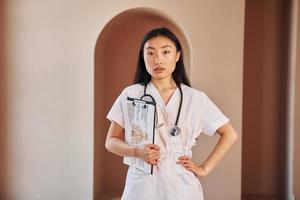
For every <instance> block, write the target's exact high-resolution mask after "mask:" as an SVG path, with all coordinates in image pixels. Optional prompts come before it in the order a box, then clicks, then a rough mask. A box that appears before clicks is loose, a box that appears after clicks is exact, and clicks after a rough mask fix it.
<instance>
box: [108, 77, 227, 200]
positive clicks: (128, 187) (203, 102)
mask: <svg viewBox="0 0 300 200" xmlns="http://www.w3.org/2000/svg"><path fill="white" fill-rule="evenodd" d="M181 88H182V92H183V102H182V108H181V113H180V117H179V120H178V126H179V127H180V129H181V134H179V135H178V136H171V135H170V129H171V128H172V127H174V124H175V121H176V116H177V112H178V108H179V103H180V91H179V89H178V88H177V89H176V90H175V92H174V93H173V95H172V96H171V98H170V100H169V102H168V104H167V105H165V104H164V101H163V99H162V98H161V96H160V94H159V92H158V91H157V89H156V88H155V86H154V85H153V84H152V83H151V82H150V83H149V84H148V86H147V94H151V95H152V96H153V97H154V99H155V101H156V103H157V114H158V124H159V125H160V124H163V125H162V126H160V127H159V128H156V129H155V144H157V145H158V146H160V149H161V150H160V160H159V165H158V166H155V167H154V172H153V175H151V174H145V173H144V172H142V171H140V170H139V169H136V168H134V167H129V169H128V172H127V177H126V183H125V188H124V192H123V195H122V200H203V199H204V198H203V190H202V186H201V184H200V181H199V179H198V178H197V177H196V176H195V175H194V173H192V172H190V171H188V170H186V169H184V168H183V167H182V166H181V165H179V164H176V161H177V158H178V157H180V156H183V155H189V156H190V157H192V151H191V148H192V146H193V145H195V144H196V138H197V137H198V136H199V135H200V134H201V133H205V134H207V135H211V136H212V135H214V134H215V132H216V130H217V129H218V128H220V127H221V126H223V125H224V124H226V123H227V122H228V121H229V119H228V118H227V117H226V116H225V115H224V114H223V113H222V112H221V111H220V110H219V109H218V107H217V106H215V105H214V104H213V103H212V101H211V100H210V99H209V98H208V97H207V96H206V94H205V93H204V92H201V91H199V90H196V89H194V88H191V87H188V86H186V85H184V84H181ZM143 94H144V86H142V85H140V84H135V85H131V86H129V87H127V88H125V89H124V90H123V92H122V93H121V95H120V96H119V97H118V98H117V100H116V101H115V103H114V104H113V106H112V108H111V110H110V112H109V113H108V115H107V118H108V119H109V120H111V121H114V122H116V123H118V124H119V125H121V126H122V127H124V119H123V107H122V102H123V101H125V100H126V98H127V97H128V96H129V97H133V98H140V97H141V96H142V95H143Z"/></svg>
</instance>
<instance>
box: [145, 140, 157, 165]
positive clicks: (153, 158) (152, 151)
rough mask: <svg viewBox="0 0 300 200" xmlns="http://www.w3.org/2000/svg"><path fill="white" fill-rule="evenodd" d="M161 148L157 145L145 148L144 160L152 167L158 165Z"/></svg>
mask: <svg viewBox="0 0 300 200" xmlns="http://www.w3.org/2000/svg"><path fill="white" fill-rule="evenodd" d="M159 150H160V148H159V146H157V145H155V144H147V145H146V146H145V151H146V153H145V157H144V160H145V161H146V162H147V163H149V164H152V165H156V164H158V160H159V155H160V151H159Z"/></svg>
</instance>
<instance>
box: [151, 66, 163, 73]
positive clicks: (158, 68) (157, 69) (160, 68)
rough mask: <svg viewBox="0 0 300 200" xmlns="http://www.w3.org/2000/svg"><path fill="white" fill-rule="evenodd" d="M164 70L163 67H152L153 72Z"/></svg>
mask: <svg viewBox="0 0 300 200" xmlns="http://www.w3.org/2000/svg"><path fill="white" fill-rule="evenodd" d="M164 70H165V68H163V67H157V68H155V69H154V72H157V73H160V72H163V71H164Z"/></svg>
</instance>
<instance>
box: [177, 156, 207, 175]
mask: <svg viewBox="0 0 300 200" xmlns="http://www.w3.org/2000/svg"><path fill="white" fill-rule="evenodd" d="M177 163H178V164H181V165H182V166H183V167H184V168H185V169H186V170H188V171H191V172H193V173H194V174H195V175H196V176H199V177H204V176H206V175H208V174H209V172H208V171H207V170H205V169H204V167H203V166H201V165H200V166H199V165H197V164H196V163H195V162H194V161H192V159H191V158H190V157H188V156H181V157H179V158H178V161H177Z"/></svg>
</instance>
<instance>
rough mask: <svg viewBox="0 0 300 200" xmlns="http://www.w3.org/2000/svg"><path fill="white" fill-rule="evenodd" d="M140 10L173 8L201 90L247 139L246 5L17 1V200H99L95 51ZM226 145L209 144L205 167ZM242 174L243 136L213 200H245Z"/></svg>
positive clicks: (13, 0) (12, 108)
mask: <svg viewBox="0 0 300 200" xmlns="http://www.w3.org/2000/svg"><path fill="white" fill-rule="evenodd" d="M140 6H143V7H144V6H145V7H153V8H158V9H160V10H163V11H164V12H165V13H167V14H168V15H169V16H170V17H171V18H173V19H174V20H175V21H177V23H178V24H179V26H181V28H182V29H183V30H184V31H185V33H186V34H187V37H188V38H189V40H190V41H189V42H190V44H191V56H192V65H191V68H190V70H191V73H192V77H191V79H192V84H193V86H194V87H196V88H198V89H202V90H204V91H206V92H207V93H208V95H209V96H210V97H211V98H212V99H213V100H214V101H215V102H216V103H217V104H218V105H220V107H221V108H222V109H223V111H224V112H225V113H226V114H227V115H228V116H229V118H231V119H232V123H233V124H234V125H235V127H236V129H237V131H238V132H239V133H240V134H241V116H242V67H243V62H242V57H243V25H244V1H240V0H228V1H216V0H215V1H211V0H201V1H196V0H194V1H188V2H186V3H184V2H183V1H179V0H178V1H171V0H166V1H158V0H155V1H141V0H136V1H134V0H124V1H117V0H113V1H103V0H98V1H96V0H94V1H88V2H86V1H71V0H65V1H59V0H51V1H50V0H49V1H33V0H10V1H8V2H7V11H8V12H7V13H8V16H7V17H8V47H9V51H8V65H9V67H8V77H7V78H8V87H9V88H8V91H9V96H8V99H9V105H8V112H9V113H8V114H9V116H8V139H9V144H8V145H9V155H8V156H9V163H8V164H9V168H10V174H9V176H10V182H9V189H10V196H9V198H10V199H16V200H18V199H22V200H27V199H28V200H32V199H43V200H44V199H49V200H50V199H51V200H55V199H72V200H76V199H83V200H86V199H92V192H93V191H92V187H93V186H92V184H93V180H92V179H93V174H92V172H93V126H94V124H93V123H94V122H93V114H94V113H93V104H94V102H93V84H94V80H93V78H94V75H93V72H94V69H93V68H94V66H93V64H94V63H93V61H94V57H93V56H94V47H95V44H96V40H97V37H98V35H99V34H100V32H101V29H102V28H103V27H104V26H105V24H106V23H107V22H108V21H109V20H110V19H111V18H112V17H114V16H115V15H117V14H118V13H120V12H122V11H124V10H126V9H129V8H133V7H140ZM224 74H226V76H224ZM103 134H105V133H103ZM216 139H217V138H214V139H213V138H206V137H202V138H201V140H200V141H199V143H200V144H199V147H197V148H196V149H195V152H196V153H195V157H197V156H198V158H197V160H198V161H200V159H204V158H205V156H206V155H207V153H208V152H209V150H210V149H211V148H212V144H213V143H214V142H215V141H216ZM240 171H241V137H240V140H239V142H238V143H237V144H236V145H235V147H234V148H233V149H232V151H231V152H230V153H229V155H228V156H227V157H226V158H225V160H224V162H222V164H221V166H219V167H218V168H217V169H216V170H215V171H214V172H213V173H212V174H211V175H210V176H208V177H207V178H205V180H203V186H204V190H205V191H206V192H205V194H206V197H207V199H228V200H229V199H230V200H235V199H239V198H240V193H241V189H240V187H241V180H240V179H241V173H240ZM228 180H230V184H228ZM225 186H226V187H225ZM216 191H218V192H216Z"/></svg>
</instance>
